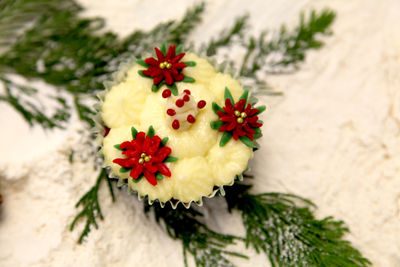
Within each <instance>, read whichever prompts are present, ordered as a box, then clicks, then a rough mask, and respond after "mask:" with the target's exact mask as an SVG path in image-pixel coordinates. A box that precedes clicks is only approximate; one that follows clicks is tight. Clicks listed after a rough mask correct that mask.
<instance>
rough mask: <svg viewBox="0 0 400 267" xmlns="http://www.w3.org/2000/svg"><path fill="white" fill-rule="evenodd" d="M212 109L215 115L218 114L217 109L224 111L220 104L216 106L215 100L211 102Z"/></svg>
mask: <svg viewBox="0 0 400 267" xmlns="http://www.w3.org/2000/svg"><path fill="white" fill-rule="evenodd" d="M212 109H213V110H214V112H215V114H217V115H218V113H217V111H222V112H224V110H223V109H222V108H221V107H220V106H218V104H217V103H215V102H213V103H212Z"/></svg>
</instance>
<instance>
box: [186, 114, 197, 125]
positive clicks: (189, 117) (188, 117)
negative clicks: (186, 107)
mask: <svg viewBox="0 0 400 267" xmlns="http://www.w3.org/2000/svg"><path fill="white" fill-rule="evenodd" d="M187 121H188V122H189V123H194V122H195V121H196V119H195V118H194V117H193V116H192V115H191V114H189V115H188V116H187Z"/></svg>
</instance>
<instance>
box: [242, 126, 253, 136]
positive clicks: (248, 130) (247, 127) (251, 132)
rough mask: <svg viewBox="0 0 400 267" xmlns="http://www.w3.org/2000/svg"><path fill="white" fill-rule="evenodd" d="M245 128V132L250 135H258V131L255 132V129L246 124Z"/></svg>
mask: <svg viewBox="0 0 400 267" xmlns="http://www.w3.org/2000/svg"><path fill="white" fill-rule="evenodd" d="M243 128H244V130H245V131H246V132H247V133H249V134H255V133H256V131H254V130H253V129H251V128H250V126H249V125H248V124H245V125H244V126H243Z"/></svg>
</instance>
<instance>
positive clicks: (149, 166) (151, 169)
mask: <svg viewBox="0 0 400 267" xmlns="http://www.w3.org/2000/svg"><path fill="white" fill-rule="evenodd" d="M143 166H144V168H145V169H146V170H148V171H149V172H151V173H155V172H156V171H157V170H158V169H157V167H156V166H154V165H153V163H151V162H146V163H144V164H143Z"/></svg>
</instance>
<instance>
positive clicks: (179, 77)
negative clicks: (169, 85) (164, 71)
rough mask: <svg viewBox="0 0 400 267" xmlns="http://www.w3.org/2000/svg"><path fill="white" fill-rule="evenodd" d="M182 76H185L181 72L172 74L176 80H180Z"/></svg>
mask: <svg viewBox="0 0 400 267" xmlns="http://www.w3.org/2000/svg"><path fill="white" fill-rule="evenodd" d="M183 78H185V76H184V75H183V74H182V73H179V74H178V75H175V76H174V80H175V81H177V82H179V81H182V80H183Z"/></svg>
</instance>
